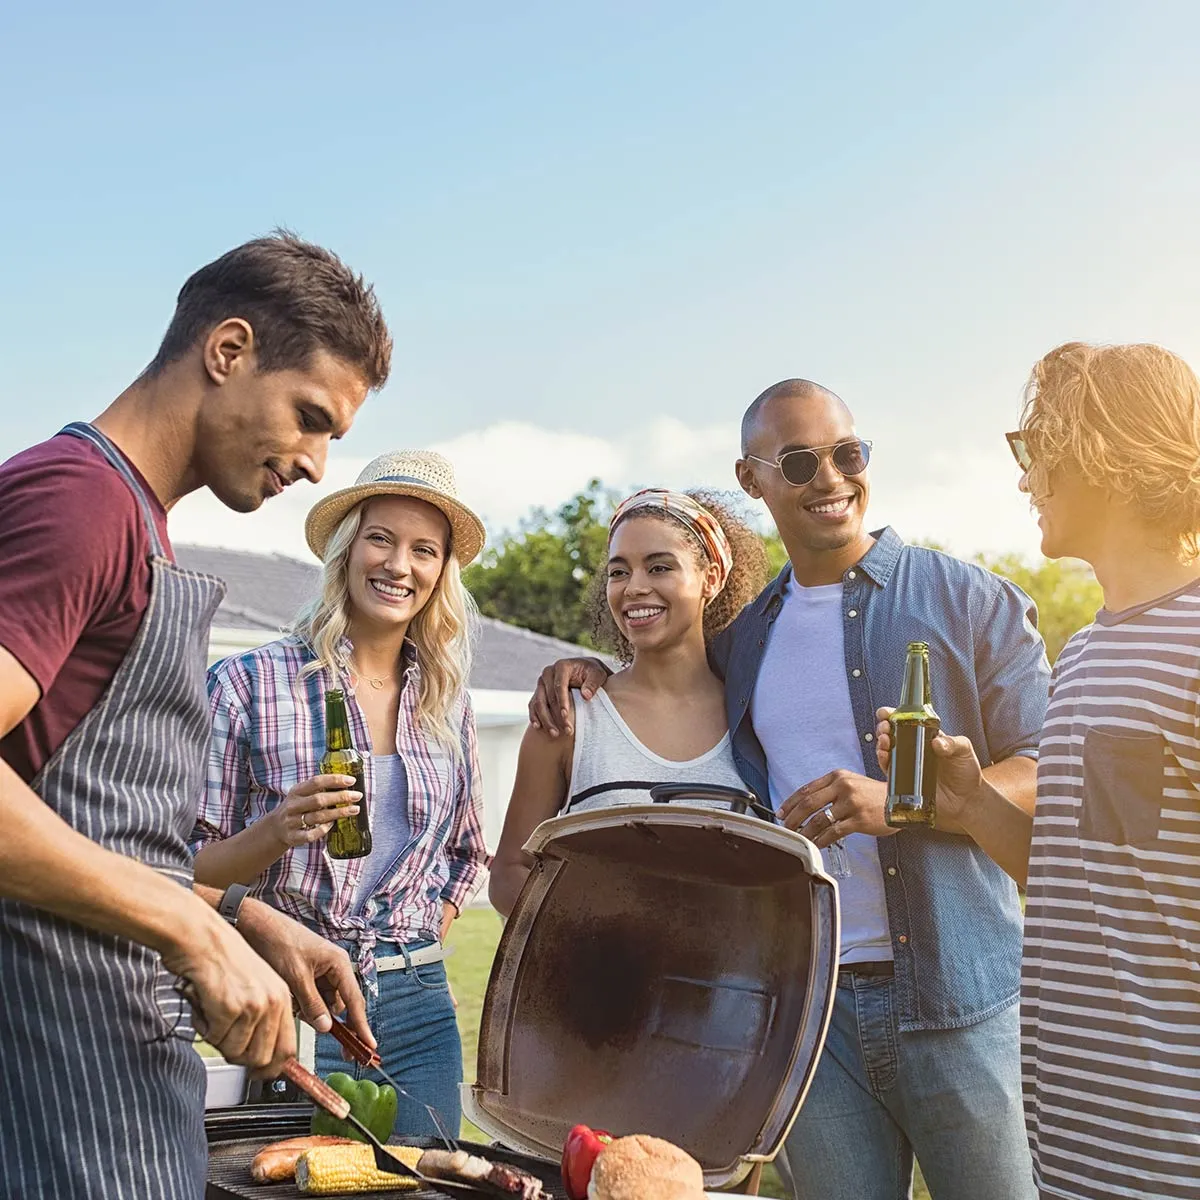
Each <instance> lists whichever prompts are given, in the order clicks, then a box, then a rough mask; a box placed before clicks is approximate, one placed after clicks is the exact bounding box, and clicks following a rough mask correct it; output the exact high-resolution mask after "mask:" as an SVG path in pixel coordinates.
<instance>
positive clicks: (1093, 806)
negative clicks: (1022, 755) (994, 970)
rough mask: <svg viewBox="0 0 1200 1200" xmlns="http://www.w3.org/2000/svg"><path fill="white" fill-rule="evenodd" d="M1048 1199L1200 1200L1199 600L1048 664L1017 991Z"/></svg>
mask: <svg viewBox="0 0 1200 1200" xmlns="http://www.w3.org/2000/svg"><path fill="white" fill-rule="evenodd" d="M1021 1024H1022V1070H1023V1076H1024V1089H1025V1106H1026V1118H1027V1122H1028V1126H1029V1135H1030V1142H1031V1146H1032V1149H1033V1158H1034V1165H1035V1173H1036V1178H1037V1183H1038V1186H1039V1188H1040V1190H1041V1194H1042V1195H1043V1196H1046V1197H1067V1198H1069V1200H1100V1198H1101V1197H1103V1198H1104V1200H1111V1198H1115V1197H1137V1198H1139V1200H1142V1198H1144V1200H1149V1198H1150V1197H1154V1198H1155V1200H1160V1198H1162V1200H1165V1198H1170V1197H1175V1198H1176V1200H1182V1198H1185V1197H1188V1198H1192V1200H1195V1198H1197V1197H1200V588H1198V587H1195V586H1193V587H1192V588H1190V589H1185V590H1184V591H1182V592H1179V593H1176V594H1174V595H1171V596H1168V597H1165V598H1163V599H1161V600H1158V601H1155V602H1154V603H1152V604H1150V605H1147V606H1144V607H1142V608H1138V609H1133V610H1129V611H1126V612H1123V613H1108V612H1101V613H1100V614H1099V615H1098V616H1097V618H1096V623H1095V624H1093V625H1090V626H1088V628H1086V629H1084V630H1082V631H1081V632H1080V633H1078V634H1076V635H1075V637H1074V638H1072V639H1071V641H1070V642H1068V643H1067V645H1066V647H1065V648H1064V649H1063V652H1062V654H1061V655H1060V657H1059V659H1058V662H1057V664H1056V666H1055V671H1054V680H1053V684H1052V695H1051V701H1050V708H1049V712H1048V713H1047V717H1046V727H1045V731H1044V733H1043V735H1042V743H1041V753H1040V757H1039V760H1038V801H1037V815H1036V818H1035V821H1034V830H1033V847H1032V854H1031V857H1030V865H1029V902H1028V909H1027V915H1026V925H1025V954H1024V964H1023V970H1022V992H1021Z"/></svg>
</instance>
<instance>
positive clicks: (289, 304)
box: [146, 230, 392, 389]
mask: <svg viewBox="0 0 1200 1200" xmlns="http://www.w3.org/2000/svg"><path fill="white" fill-rule="evenodd" d="M231 317H241V318H242V320H244V321H246V322H248V323H249V325H250V327H251V328H252V329H253V330H254V346H255V354H256V362H257V366H258V369H259V370H261V371H283V370H288V369H291V368H300V369H302V368H304V367H306V366H307V365H308V363H309V362H310V361H311V359H312V356H313V355H314V354H315V353H316V352H317V351H319V350H325V351H328V353H330V354H332V355H333V356H334V357H335V358H339V359H341V360H342V361H343V362H345V363H346V364H348V365H349V366H351V367H353V368H354V369H355V370H357V371H358V372H359V373H360V374H361V375H362V377H363V379H365V380H366V383H367V386H368V387H369V388H371V389H377V388H380V387H382V386H383V384H384V382H385V381H386V380H387V376H388V369H389V367H390V366H391V359H392V337H391V334H390V333H389V332H388V327H387V325H386V324H385V322H384V319H383V314H382V313H381V312H380V310H379V302H378V301H377V300H376V298H375V290H374V288H372V287H371V286H370V285H369V284H367V283H365V282H364V281H363V277H362V276H361V275H355V274H354V272H353V271H351V270H350V268H349V267H347V266H346V264H345V263H343V262H342V260H341V259H340V258H338V257H337V255H336V254H333V253H331V252H330V251H328V250H325V249H324V248H322V247H321V246H314V245H313V244H312V243H311V242H306V241H304V240H303V239H302V238H298V237H297V236H296V235H295V234H293V233H290V232H288V231H287V230H277V231H276V232H275V233H273V234H271V235H270V236H269V237H261V238H255V239H254V240H253V241H251V242H246V243H245V244H244V245H241V246H238V247H237V248H236V249H234V250H230V251H229V252H228V253H227V254H222V255H221V257H220V258H218V259H217V260H216V261H215V262H210V263H209V264H208V265H207V266H205V267H201V268H200V270H198V271H197V272H196V273H195V274H194V275H193V276H192V277H191V278H190V279H189V280H188V281H187V282H186V283H185V284H184V285H183V287H182V288H180V289H179V297H178V300H177V302H176V305H175V315H174V316H173V317H172V318H171V324H170V325H169V326H168V327H167V332H166V334H165V335H164V336H163V340H162V345H160V346H159V348H158V353H157V354H156V355H155V356H154V361H153V362H151V364H150V365H149V367H147V368H146V374H147V375H157V374H158V373H159V372H160V371H162V370H163V368H165V367H167V366H168V365H169V364H171V363H173V362H177V361H178V360H179V359H181V358H182V357H183V356H184V355H185V354H186V353H187V352H188V351H189V350H190V349H191V348H192V347H193V346H194V345H195V344H196V342H197V341H199V340H200V339H201V338H202V337H205V336H206V335H207V334H208V332H209V331H210V330H212V329H213V328H214V327H215V326H217V325H219V324H220V323H221V322H222V321H225V320H228V319H229V318H231Z"/></svg>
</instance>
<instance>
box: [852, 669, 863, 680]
mask: <svg viewBox="0 0 1200 1200" xmlns="http://www.w3.org/2000/svg"><path fill="white" fill-rule="evenodd" d="M850 674H851V675H853V676H854V678H855V679H857V678H858V677H859V676H860V675H861V674H862V672H861V671H860V670H859V669H858V668H857V667H855V668H854V670H853V671H851V672H850Z"/></svg>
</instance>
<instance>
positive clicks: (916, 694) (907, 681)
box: [899, 650, 932, 712]
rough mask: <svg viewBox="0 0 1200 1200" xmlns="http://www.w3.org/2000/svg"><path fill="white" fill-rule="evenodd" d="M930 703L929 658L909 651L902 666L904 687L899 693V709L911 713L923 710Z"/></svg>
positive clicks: (918, 652)
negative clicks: (906, 659)
mask: <svg viewBox="0 0 1200 1200" xmlns="http://www.w3.org/2000/svg"><path fill="white" fill-rule="evenodd" d="M930 703H932V697H931V696H930V695H929V658H928V656H927V655H924V654H922V653H921V652H920V651H919V650H910V651H909V652H908V661H907V662H906V663H905V665H904V687H903V688H902V689H901V692H900V704H899V707H900V708H902V709H904V710H905V711H906V712H911V711H917V710H920V709H923V708H925V707H926V706H927V705H928V704H930Z"/></svg>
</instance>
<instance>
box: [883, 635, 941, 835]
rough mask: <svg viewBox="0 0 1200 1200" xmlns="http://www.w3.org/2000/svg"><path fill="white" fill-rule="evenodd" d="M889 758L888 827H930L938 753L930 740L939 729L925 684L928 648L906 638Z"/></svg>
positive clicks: (927, 681) (925, 644)
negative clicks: (906, 655)
mask: <svg viewBox="0 0 1200 1200" xmlns="http://www.w3.org/2000/svg"><path fill="white" fill-rule="evenodd" d="M890 720H891V726H892V758H891V763H890V765H889V767H888V791H887V807H886V809H885V810H884V820H885V821H886V822H887V823H888V824H889V825H899V826H903V825H932V824H933V822H934V817H935V815H936V807H937V775H938V761H937V755H936V754H934V752H933V746H932V742H933V739H934V738H935V737H937V735H938V732H939V730H940V729H941V727H942V722H941V719H940V718H939V717H938V715H937V713H936V712H934V711H933V692H932V689H931V688H930V686H929V646H928V644H927V643H925V642H909V644H908V661H907V662H906V663H905V666H904V689H903V691H902V692H901V694H900V703H899V704H898V705H897V707H896V710H895V712H893V713H892V715H891V718H890Z"/></svg>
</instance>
